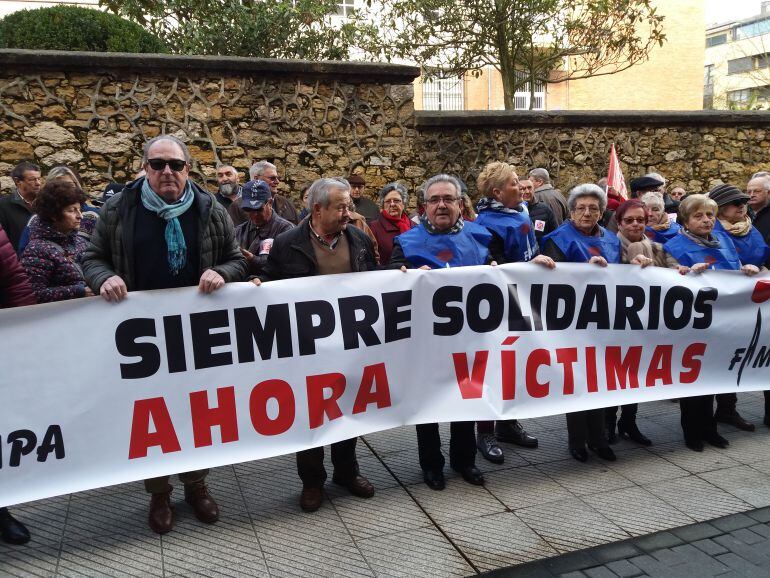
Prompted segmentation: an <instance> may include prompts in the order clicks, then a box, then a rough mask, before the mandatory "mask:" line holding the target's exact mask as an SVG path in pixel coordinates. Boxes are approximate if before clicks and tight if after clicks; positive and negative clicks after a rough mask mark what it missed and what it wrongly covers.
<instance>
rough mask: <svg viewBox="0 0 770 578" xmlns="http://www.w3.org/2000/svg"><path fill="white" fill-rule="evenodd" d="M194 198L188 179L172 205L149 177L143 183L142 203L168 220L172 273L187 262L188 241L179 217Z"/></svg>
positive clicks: (169, 260) (178, 270) (168, 246)
mask: <svg viewBox="0 0 770 578" xmlns="http://www.w3.org/2000/svg"><path fill="white" fill-rule="evenodd" d="M194 199H195V193H194V192H193V189H192V185H191V184H190V181H187V184H186V185H185V187H184V192H183V193H182V197H181V198H180V199H179V200H178V201H177V202H176V203H172V204H170V205H168V204H166V201H164V200H163V199H162V198H161V197H160V196H159V195H158V194H157V193H156V192H155V191H153V190H152V187H150V183H149V182H148V181H147V179H144V182H143V183H142V205H144V208H145V209H147V210H148V211H152V212H153V213H155V214H156V215H158V217H160V218H161V219H165V221H166V232H165V237H166V248H167V249H168V268H169V271H171V274H172V275H178V274H179V272H180V271H181V270H182V268H183V267H184V266H185V264H186V263H187V243H185V240H184V234H183V233H182V226H181V225H180V224H179V217H180V216H181V215H182V214H184V212H185V211H187V209H189V208H190V207H191V206H192V204H193V200H194Z"/></svg>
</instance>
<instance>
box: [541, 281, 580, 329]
mask: <svg viewBox="0 0 770 578" xmlns="http://www.w3.org/2000/svg"><path fill="white" fill-rule="evenodd" d="M559 303H563V304H564V312H563V313H562V315H561V317H560V316H559ZM574 314H575V289H574V287H572V286H571V285H563V284H559V283H555V284H553V285H550V286H549V287H548V297H547V299H546V305H545V326H546V328H547V329H548V330H549V331H552V330H556V331H558V330H560V329H567V327H569V326H570V325H572V316H573V315H574Z"/></svg>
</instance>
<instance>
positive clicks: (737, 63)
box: [727, 56, 754, 74]
mask: <svg viewBox="0 0 770 578" xmlns="http://www.w3.org/2000/svg"><path fill="white" fill-rule="evenodd" d="M751 70H754V57H753V56H744V57H743V58H735V59H733V60H728V61H727V74H740V73H741V72H750V71H751Z"/></svg>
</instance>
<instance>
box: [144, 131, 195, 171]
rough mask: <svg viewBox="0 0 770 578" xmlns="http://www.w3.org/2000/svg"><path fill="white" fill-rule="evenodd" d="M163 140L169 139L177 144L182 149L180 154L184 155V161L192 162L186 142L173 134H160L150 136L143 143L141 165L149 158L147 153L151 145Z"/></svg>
mask: <svg viewBox="0 0 770 578" xmlns="http://www.w3.org/2000/svg"><path fill="white" fill-rule="evenodd" d="M163 140H169V141H171V142H172V143H174V144H175V145H177V146H178V147H179V148H180V149H182V154H183V155H184V160H185V162H186V163H187V164H188V165H189V164H190V163H192V156H191V155H190V149H188V148H187V145H186V144H184V143H183V142H182V141H181V140H180V139H179V138H177V137H175V136H174V135H173V134H162V135H158V136H155V137H152V138H151V139H150V140H148V141H147V142H146V143H144V147H143V148H142V165H144V163H146V162H147V161H148V160H149V157H148V156H147V155H148V154H149V152H150V147H152V145H154V144H155V143H156V142H160V141H163Z"/></svg>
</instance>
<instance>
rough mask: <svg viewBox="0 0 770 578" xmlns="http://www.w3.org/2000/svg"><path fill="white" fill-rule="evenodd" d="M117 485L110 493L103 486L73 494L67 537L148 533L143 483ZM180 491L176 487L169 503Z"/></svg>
mask: <svg viewBox="0 0 770 578" xmlns="http://www.w3.org/2000/svg"><path fill="white" fill-rule="evenodd" d="M118 488H119V489H118ZM118 488H114V490H115V491H112V492H105V491H103V490H104V488H102V489H100V490H90V491H87V492H80V493H78V494H72V500H71V502H70V507H69V515H68V516H67V526H66V529H65V536H66V537H67V539H70V540H78V539H87V538H88V536H93V535H100V536H105V535H110V534H126V535H127V534H134V533H139V534H146V533H148V532H150V529H149V527H148V525H147V515H148V512H149V507H150V497H149V494H148V493H147V492H146V491H145V489H144V486H143V485H142V484H141V483H135V484H124V485H122V486H119V487H118ZM180 493H182V494H183V493H184V492H183V491H182V489H181V488H176V489H175V491H174V492H173V493H172V494H171V499H172V502H174V503H176V502H178V501H179V499H180V497H179V494H180Z"/></svg>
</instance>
